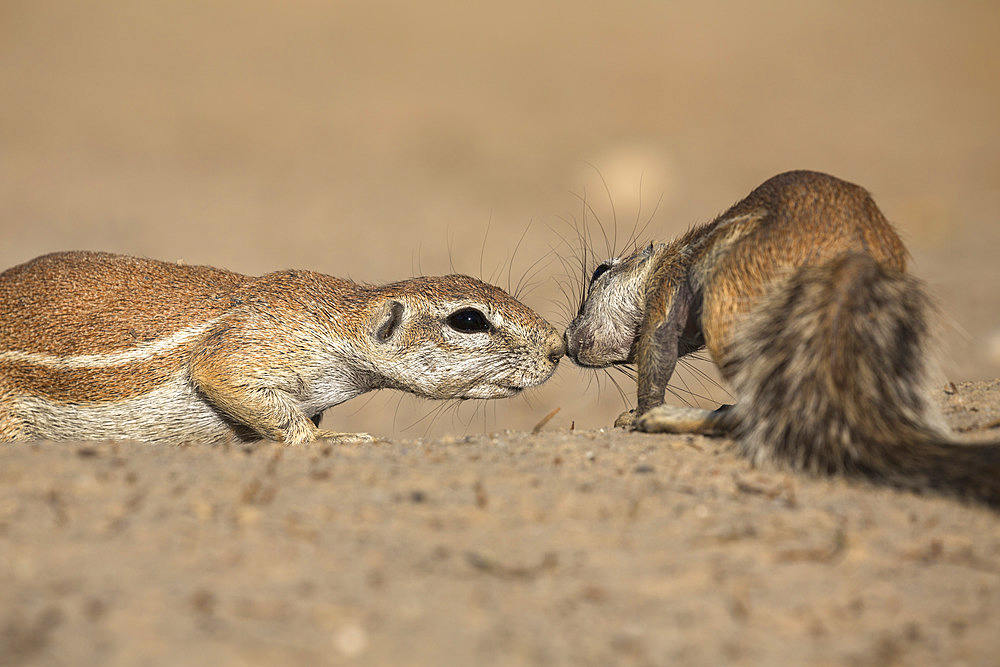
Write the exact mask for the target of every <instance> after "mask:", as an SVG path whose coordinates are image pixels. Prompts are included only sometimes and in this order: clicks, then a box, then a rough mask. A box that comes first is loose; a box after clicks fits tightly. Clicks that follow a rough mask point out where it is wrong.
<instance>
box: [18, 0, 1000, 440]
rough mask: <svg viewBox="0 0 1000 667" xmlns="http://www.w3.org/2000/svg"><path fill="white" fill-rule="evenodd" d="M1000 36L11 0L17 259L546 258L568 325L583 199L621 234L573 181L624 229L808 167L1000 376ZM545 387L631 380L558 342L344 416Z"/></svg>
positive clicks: (901, 27)
mask: <svg viewBox="0 0 1000 667" xmlns="http://www.w3.org/2000/svg"><path fill="white" fill-rule="evenodd" d="M998 35H1000V4H997V3H995V2H988V1H981V2H972V1H960V2H952V3H933V2H919V1H918V2H901V1H900V2H884V3H876V4H872V3H869V2H856V1H841V2H836V3H832V2H823V3H800V2H791V1H786V0H775V1H774V2H731V3H727V2H721V3H703V2H648V1H647V2H643V1H638V0H623V1H620V2H616V3H606V2H586V1H585V2H572V3H570V2H561V3H537V2H521V1H519V0H508V1H506V2H503V3H495V4H493V3H490V4H486V3H461V2H445V1H439V0H425V1H424V2H420V3H402V2H378V1H376V2H356V3H343V2H341V3H336V2H334V3H331V2H318V1H317V2H296V1H292V2H283V3H273V2H250V1H245V0H244V1H240V2H219V1H215V0H199V1H198V2H178V1H177V0H169V1H166V0H164V1H159V2H158V1H154V0H149V1H143V2H139V3H135V2H125V1H123V0H109V1H106V2H89V3H82V4H81V3H73V2H58V1H56V2H45V1H40V2H5V3H3V4H2V5H0V91H2V103H0V229H2V239H3V243H2V244H0V265H2V266H3V267H8V266H12V265H14V264H16V263H19V262H22V261H25V260H27V259H30V258H31V257H34V256H36V255H39V254H42V253H46V252H50V251H54V250H62V249H80V248H87V249H103V250H110V251H115V252H122V253H130V254H137V255H145V256H149V257H155V258H159V259H166V260H177V259H183V260H184V261H186V262H188V263H203V264H213V265H217V266H224V267H227V268H230V269H234V270H237V271H241V272H246V273H253V274H259V273H264V272H267V271H272V270H276V269H281V268H289V267H295V268H307V269H313V270H318V271H322V272H325V273H330V274H335V275H339V276H345V277H352V278H354V279H356V280H363V281H368V282H386V281H392V280H397V279H402V278H406V277H409V276H411V275H415V274H417V273H426V274H441V273H447V272H450V271H452V270H453V268H454V270H456V271H460V272H464V273H470V274H473V275H478V274H480V273H481V274H482V276H483V277H485V278H490V277H494V278H495V281H496V282H497V283H499V284H500V285H501V286H506V285H507V282H508V275H509V276H510V281H511V283H512V284H516V283H517V282H518V281H519V280H520V279H522V278H523V277H526V276H528V277H530V275H531V272H533V271H536V270H537V274H535V275H534V278H533V282H536V283H539V284H538V285H537V286H536V287H535V289H533V290H531V291H529V292H527V294H526V295H525V296H524V299H523V300H524V301H525V302H526V303H527V304H528V305H530V306H532V307H534V308H536V309H537V310H539V311H540V312H542V313H543V315H545V316H546V317H547V318H549V319H550V320H551V321H552V322H553V323H554V324H555V325H556V326H557V327H559V328H562V327H563V326H565V324H566V310H567V307H568V306H569V304H568V303H567V299H566V298H565V297H564V296H563V295H562V294H561V292H560V290H559V288H558V285H557V284H556V282H557V280H559V279H562V280H563V281H565V280H567V278H566V276H565V271H564V268H563V266H562V265H561V264H560V262H558V261H556V260H555V257H554V253H558V254H559V255H561V256H564V257H567V258H571V257H572V253H573V249H572V248H570V247H569V246H567V245H564V244H563V242H562V241H561V240H560V238H561V237H563V238H565V239H567V240H569V241H573V240H574V239H575V232H574V231H573V227H572V224H573V223H576V224H578V225H579V224H584V223H586V224H588V225H589V229H590V233H591V235H592V236H593V238H594V239H595V246H596V248H595V249H596V251H597V252H598V254H600V255H604V254H606V249H605V246H604V241H603V237H602V234H601V231H600V225H599V224H598V221H597V220H595V216H594V215H592V214H590V213H587V214H586V215H584V213H585V206H584V204H583V200H586V201H587V202H588V203H589V204H590V205H592V206H593V208H594V213H595V214H596V216H597V217H598V218H599V220H600V223H603V227H604V229H605V230H606V232H607V233H608V235H609V236H614V234H615V229H617V238H618V246H619V247H620V246H622V245H623V243H624V242H625V240H626V239H627V237H629V235H630V232H631V231H632V229H633V227H634V225H635V223H636V222H637V221H638V223H639V226H640V227H641V226H642V225H644V224H646V223H647V222H648V227H646V228H645V232H644V234H643V239H645V240H649V239H651V238H666V237H669V236H672V235H674V234H676V233H678V232H679V231H681V230H683V229H684V228H686V227H687V226H688V225H690V224H693V223H696V222H701V221H705V220H707V219H709V218H711V217H712V216H713V215H715V214H717V213H718V212H720V211H722V210H724V209H725V208H726V207H727V206H728V205H730V204H731V203H733V202H734V201H736V200H737V199H739V198H740V197H742V196H743V195H745V194H746V193H747V192H749V190H750V189H752V188H753V187H754V186H755V185H757V184H758V183H760V182H761V181H763V180H764V179H765V178H767V177H769V176H771V175H773V174H775V173H777V172H780V171H784V170H787V169H793V168H811V169H818V170H823V171H829V172H831V173H834V174H836V175H839V176H841V177H843V178H846V179H848V180H852V181H854V182H857V183H860V184H863V185H864V186H866V187H867V188H868V189H869V190H871V191H872V193H873V194H874V195H875V197H876V200H877V201H878V202H879V203H880V205H881V206H882V208H883V210H884V211H885V213H886V215H887V216H888V217H889V218H890V219H891V220H893V221H894V222H895V223H896V224H897V225H898V227H899V229H900V230H901V232H902V234H903V236H904V238H905V240H906V241H907V243H908V244H909V247H910V249H911V251H912V253H913V255H914V258H915V265H914V271H915V273H916V274H917V275H919V276H921V277H922V278H924V279H925V280H926V281H927V283H928V284H929V286H930V288H931V290H932V292H933V293H934V294H935V296H936V297H937V298H938V300H939V302H940V303H941V305H942V308H943V310H944V311H945V312H946V313H947V315H948V317H949V318H950V320H951V323H952V325H953V326H952V328H951V329H950V332H951V333H950V334H949V336H948V339H947V350H946V355H945V356H946V358H947V362H946V368H945V370H946V373H947V375H948V377H949V379H952V380H961V379H983V378H991V377H996V376H998V375H1000V306H998V303H997V301H998V300H997V296H996V294H997V291H998V288H1000V268H998V265H997V256H998V250H1000V224H998V217H1000V216H998V214H997V211H1000V81H998V72H1000V39H998V38H997V36H998ZM609 202H611V203H613V210H612V206H611V205H610V204H609ZM616 221H617V222H616ZM487 229H488V233H487ZM522 234H524V235H525V236H524V242H523V243H521V245H520V248H519V249H518V251H517V253H516V256H513V257H512V255H513V250H514V247H515V245H516V244H517V242H518V239H519V238H521V236H522ZM481 256H482V258H483V259H482V264H481V263H480V257H481ZM536 262H540V263H538V264H536ZM533 267H534V268H533ZM572 280H579V278H578V277H577V276H573V277H572ZM616 377H617V376H616ZM618 381H619V382H620V383H621V385H622V388H623V389H624V391H625V392H626V394H627V395H628V398H629V400H634V399H633V396H632V395H633V393H634V386H633V385H632V384H631V382H629V381H628V380H626V379H625V378H623V377H618ZM683 381H686V382H687V383H688V385H689V386H690V388H691V389H692V390H694V391H695V392H696V393H706V391H707V390H705V389H703V388H702V387H701V385H700V383H699V381H698V379H697V376H696V375H695V374H692V373H688V374H686V375H685V376H684V377H683V378H680V379H679V380H678V382H683ZM679 386H680V387H681V388H683V384H679ZM714 394H715V395H716V398H724V395H723V394H720V392H718V391H714ZM556 407H560V408H561V412H560V413H559V415H558V416H557V417H556V418H555V419H554V420H553V422H552V425H554V426H568V425H569V424H570V423H571V422H575V424H576V426H577V428H592V427H599V426H606V425H608V424H609V423H610V421H611V420H612V419H613V417H614V415H616V414H617V413H618V412H619V411H620V410H621V409H622V408H623V407H625V405H624V402H623V400H622V398H621V397H620V396H619V394H618V392H617V390H616V389H615V388H614V386H613V385H612V384H611V383H610V382H609V380H608V379H607V378H605V377H604V376H601V375H598V374H594V373H590V372H584V371H582V370H580V369H576V368H573V367H572V366H571V365H570V364H568V363H564V364H563V365H562V367H561V368H560V369H559V371H558V372H557V374H556V376H555V377H554V378H553V380H552V381H551V382H550V383H549V384H547V385H546V386H545V387H543V388H541V389H539V390H536V391H534V392H531V393H530V394H529V395H528V396H527V397H524V398H516V399H513V400H509V401H503V402H495V403H491V404H488V405H483V404H481V403H468V404H462V405H456V404H448V405H444V406H442V405H439V404H435V403H431V402H428V401H421V400H419V399H415V398H412V397H408V396H407V397H401V395H400V394H398V393H394V392H382V393H380V394H378V395H375V397H374V398H373V399H372V400H370V401H369V400H368V399H367V398H360V399H356V400H354V401H351V402H349V403H347V404H345V405H342V406H340V407H338V408H335V409H334V410H332V411H330V412H329V413H328V416H327V421H326V424H327V425H331V426H332V425H333V424H335V425H336V428H338V429H345V430H346V429H357V430H369V431H371V432H373V433H379V434H382V435H396V436H402V437H419V436H422V435H425V434H438V433H444V432H448V433H466V432H469V433H473V432H478V431H482V430H494V429H504V428H516V429H527V428H530V427H531V426H532V425H533V424H535V423H536V422H537V421H538V420H539V419H540V418H541V417H542V416H544V415H545V414H546V413H548V412H549V411H550V410H552V409H554V408H556ZM442 408H443V409H442ZM414 422H416V423H414Z"/></svg>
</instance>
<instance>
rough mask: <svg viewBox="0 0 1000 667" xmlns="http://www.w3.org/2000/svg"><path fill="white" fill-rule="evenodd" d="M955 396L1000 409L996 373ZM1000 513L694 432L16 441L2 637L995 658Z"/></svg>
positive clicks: (74, 659) (160, 646) (21, 652)
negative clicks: (774, 457)
mask: <svg viewBox="0 0 1000 667" xmlns="http://www.w3.org/2000/svg"><path fill="white" fill-rule="evenodd" d="M942 398H943V399H946V400H947V401H948V404H949V413H950V414H951V416H952V421H953V423H954V424H955V425H956V426H958V427H961V428H963V429H966V430H972V431H976V430H977V429H978V428H979V427H981V426H982V425H985V424H990V423H993V424H996V423H997V422H998V420H1000V409H998V408H997V406H998V404H1000V382H993V383H980V384H963V385H960V386H958V387H957V388H956V390H955V391H954V392H953V393H952V394H951V395H948V396H946V395H942ZM998 525H1000V522H998V517H997V514H996V513H995V512H991V511H989V510H986V509H982V508H978V507H966V506H962V505H961V504H959V503H958V502H955V501H952V500H948V499H942V498H934V497H920V496H914V495H910V494H906V493H900V492H895V491H892V490H886V489H880V488H876V487H873V486H868V485H864V484H860V483H859V484H853V483H847V482H844V481H840V480H837V481H829V480H817V479H811V478H806V477H802V476H793V475H789V474H784V473H781V472H776V471H772V470H767V471H765V470H754V469H751V468H750V467H749V466H748V465H747V464H746V463H745V462H744V461H742V460H740V459H738V458H735V457H734V456H733V455H732V454H731V453H730V452H729V451H728V449H727V447H726V443H725V442H724V441H721V440H709V439H707V438H700V437H693V436H687V437H673V438H672V437H664V436H649V435H643V434H630V433H625V432H624V431H613V430H612V431H606V430H599V431H584V432H580V431H574V432H570V431H568V430H565V429H562V430H557V431H551V432H545V433H542V434H538V435H530V434H526V433H522V432H512V431H503V432H499V433H494V434H490V435H482V436H468V437H463V438H456V437H441V438H434V439H425V440H399V441H393V442H389V443H382V444H376V445H361V446H354V447H349V446H340V447H336V446H331V445H328V444H316V445H313V446H308V447H286V446H283V445H278V444H274V443H261V444H256V445H245V446H239V447H236V446H234V447H221V446H218V447H212V446H205V445H192V446H189V447H181V448H176V447H154V446H150V445H144V444H137V443H99V444H80V445H73V444H65V443H39V444H30V445H18V446H5V447H3V448H2V449H0V553H3V558H4V561H3V562H4V567H3V570H2V571H0V590H3V591H4V597H3V607H2V609H0V656H3V661H4V663H5V664H21V663H29V664H32V663H36V664H105V665H107V664H110V665H116V664H122V665H129V664H190V665H217V664H253V665H285V664H287V665H299V664H324V663H337V662H341V661H347V660H351V659H353V660H356V661H358V662H359V663H362V664H428V665H430V664H438V665H440V664H454V665H473V664H484V665H510V664H544V665H547V664H593V665H607V664H640V665H642V664H676V663H680V664H706V665H707V664H720V663H723V662H732V663H742V664H804V663H815V664H857V665H885V664H914V665H917V664H925V665H926V664H968V665H988V664H996V658H997V655H1000V637H998V635H997V632H996V628H997V626H998V623H1000V583H998V582H1000V530H998Z"/></svg>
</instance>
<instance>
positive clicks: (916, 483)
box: [565, 171, 1000, 506]
mask: <svg viewBox="0 0 1000 667" xmlns="http://www.w3.org/2000/svg"><path fill="white" fill-rule="evenodd" d="M906 263H907V253H906V250H905V248H904V247H903V244H902V242H901V241H900V239H899V237H898V236H897V235H896V233H895V231H894V230H893V228H892V226H891V225H890V224H889V223H888V221H886V219H885V217H884V216H883V215H882V213H881V212H880V211H879V209H878V207H877V206H876V205H875V202H874V201H873V200H872V198H871V196H870V195H869V194H868V192H866V191H865V190H864V189H862V188H861V187H859V186H857V185H853V184H851V183H847V182H845V181H842V180H839V179H837V178H834V177H832V176H828V175H826V174H820V173H815V172H808V171H794V172H788V173H784V174H780V175H778V176H775V177H773V178H771V179H769V180H768V181H766V182H764V183H763V184H762V185H760V186H759V187H758V188H757V189H755V190H754V191H753V192H751V193H750V195H749V196H747V197H746V198H745V199H744V200H742V201H740V202H739V203H737V204H736V205H735V206H733V207H732V208H731V209H729V210H728V211H726V212H725V213H723V214H722V215H720V216H719V217H718V218H716V219H715V220H713V221H712V222H709V223H707V224H704V225H700V226H697V227H694V228H692V229H691V230H690V231H688V232H687V233H686V234H684V235H683V236H681V237H680V238H678V239H676V240H674V241H672V242H670V243H666V244H655V245H654V244H651V245H649V246H648V247H646V248H643V249H641V250H639V251H637V252H635V253H634V254H633V255H631V256H629V257H625V258H621V259H619V258H615V259H611V260H608V261H606V262H604V263H603V264H601V265H599V266H598V267H597V268H596V270H595V271H594V272H593V275H592V277H591V278H590V284H589V287H588V288H587V291H586V294H585V296H584V300H583V302H582V304H581V306H580V309H579V312H578V314H577V316H576V318H575V319H574V320H573V321H572V323H571V324H570V325H569V327H568V328H567V330H566V333H565V338H566V344H567V350H568V351H567V354H568V356H569V357H570V358H572V359H573V361H574V362H576V363H577V364H579V365H581V366H589V367H605V366H610V365H614V364H629V363H635V364H636V365H637V367H638V369H637V370H638V408H637V409H636V411H635V415H636V416H635V419H634V421H633V420H632V419H631V418H630V417H626V416H625V415H623V417H624V418H625V420H624V421H625V422H626V423H627V422H632V426H633V428H636V429H638V430H643V431H649V432H698V433H708V434H711V433H715V434H729V435H732V436H734V437H735V439H736V441H737V446H738V447H739V449H740V451H742V452H743V453H744V454H745V455H747V456H748V457H750V458H751V459H752V460H753V461H755V462H764V461H776V462H784V463H786V464H789V465H791V466H792V467H794V468H797V469H803V470H808V471H812V472H815V473H842V474H848V475H855V476H861V477H866V478H869V479H876V480H881V481H884V482H887V483H890V484H893V485H896V486H900V487H906V488H911V489H916V490H919V489H924V488H933V489H937V490H940V491H942V492H945V493H950V494H953V495H958V496H962V497H967V498H972V499H976V500H979V501H982V502H986V503H989V504H992V505H994V506H996V505H1000V443H997V444H985V445H966V444H961V443H957V442H954V441H953V440H952V439H951V438H950V436H949V435H948V433H947V429H946V427H945V426H944V425H943V419H941V418H940V417H939V414H938V411H937V408H936V405H935V402H934V400H933V399H932V397H931V395H930V393H929V391H928V389H927V381H928V374H929V369H928V364H929V360H928V350H927V347H928V339H929V338H930V337H931V336H930V333H929V321H930V320H931V314H932V310H933V308H932V307H931V304H930V301H929V299H928V298H927V296H926V295H925V293H924V291H923V288H922V287H921V285H920V283H919V282H917V281H916V280H915V279H913V278H911V277H909V276H908V275H906ZM703 346H704V347H707V349H708V351H709V354H710V355H711V357H712V359H713V360H714V361H715V362H716V364H717V365H718V367H719V369H720V372H721V374H722V376H723V378H724V379H725V380H726V381H727V383H728V384H729V385H730V387H731V388H732V389H733V393H734V395H735V397H736V399H737V402H736V405H735V406H731V407H729V406H724V407H723V408H720V409H719V410H716V411H708V410H698V409H694V408H676V407H670V406H666V405H663V396H664V391H665V389H666V386H667V382H668V381H669V380H670V377H671V375H672V374H673V371H674V366H675V364H676V363H677V359H678V357H681V356H683V355H685V354H688V353H691V352H694V351H696V350H698V349H700V348H702V347H703Z"/></svg>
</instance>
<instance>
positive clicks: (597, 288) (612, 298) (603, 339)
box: [565, 243, 666, 368]
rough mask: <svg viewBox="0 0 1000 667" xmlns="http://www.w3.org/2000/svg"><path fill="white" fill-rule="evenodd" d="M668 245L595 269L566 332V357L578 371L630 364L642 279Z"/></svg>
mask: <svg viewBox="0 0 1000 667" xmlns="http://www.w3.org/2000/svg"><path fill="white" fill-rule="evenodd" d="M665 248H666V246H665V245H664V244H662V243H659V244H655V245H654V244H652V243H650V244H649V245H648V246H646V247H645V248H643V249H642V250H639V251H637V252H635V253H633V254H632V255H630V256H628V257H625V258H618V257H613V258H611V259H609V260H606V261H604V262H602V263H600V264H598V265H597V268H596V269H594V273H593V274H592V275H591V277H590V283H589V284H588V285H587V289H586V292H585V297H584V299H583V303H581V304H580V309H579V311H578V312H577V315H576V317H575V318H573V321H572V322H570V324H569V326H568V327H567V328H566V334H565V338H566V349H567V352H566V354H567V355H568V356H569V357H570V358H571V359H572V360H573V361H574V362H575V363H576V364H577V365H580V366H587V367H593V368H603V367H605V366H611V365H613V364H625V363H630V362H632V361H633V358H634V356H635V342H636V340H637V338H638V336H639V325H640V324H641V323H642V314H643V309H644V306H645V302H644V297H645V294H646V289H645V286H646V280H647V278H648V277H649V273H650V271H652V269H653V267H654V265H655V264H656V262H654V261H652V260H653V257H654V256H656V255H658V254H660V253H661V251H662V250H664V249H665Z"/></svg>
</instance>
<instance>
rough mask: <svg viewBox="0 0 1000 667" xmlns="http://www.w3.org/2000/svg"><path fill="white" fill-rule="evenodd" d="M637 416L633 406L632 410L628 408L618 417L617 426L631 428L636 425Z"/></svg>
mask: <svg viewBox="0 0 1000 667" xmlns="http://www.w3.org/2000/svg"><path fill="white" fill-rule="evenodd" d="M635 418H636V413H635V409H634V408H633V409H632V410H627V411H625V412H623V413H621V414H620V415H618V418H617V419H615V428H624V429H631V428H632V426H633V425H634V422H635Z"/></svg>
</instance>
